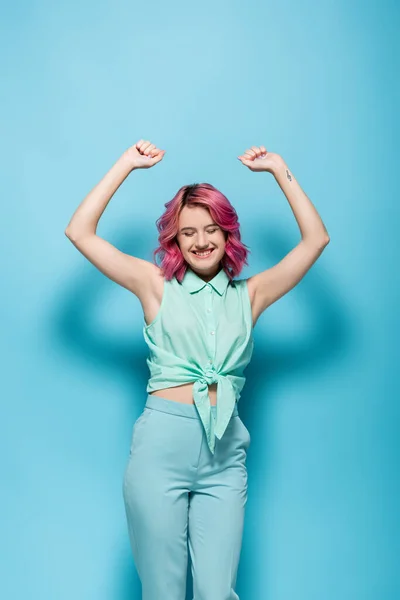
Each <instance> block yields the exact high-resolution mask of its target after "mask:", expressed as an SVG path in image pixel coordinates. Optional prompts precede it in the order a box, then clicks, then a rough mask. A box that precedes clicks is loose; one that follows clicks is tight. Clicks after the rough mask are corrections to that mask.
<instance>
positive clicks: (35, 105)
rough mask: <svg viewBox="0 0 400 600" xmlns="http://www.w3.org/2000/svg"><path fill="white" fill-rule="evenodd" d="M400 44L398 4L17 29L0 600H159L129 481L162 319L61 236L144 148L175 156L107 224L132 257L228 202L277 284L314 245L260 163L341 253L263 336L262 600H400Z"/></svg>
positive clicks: (6, 92) (137, 178)
mask: <svg viewBox="0 0 400 600" xmlns="http://www.w3.org/2000/svg"><path fill="white" fill-rule="evenodd" d="M398 27H399V8H398V5H396V4H395V3H394V2H383V3H382V2H378V1H377V0H375V1H374V2H369V3H365V2H360V1H355V2H353V3H351V4H350V5H349V3H346V2H344V1H343V0H342V1H338V2H335V3H333V2H326V1H323V2H310V1H309V0H308V1H306V2H302V3H298V2H290V1H284V2H260V1H259V0H258V1H255V2H251V3H243V2H238V1H237V0H234V1H230V2H227V1H226V2H211V1H209V0H203V2H201V3H198V4H197V5H193V4H190V3H188V2H178V1H176V0H174V1H173V2H168V3H164V2H160V1H156V2H150V3H146V2H141V3H139V2H126V1H124V0H120V1H118V0H117V1H116V2H113V3H111V2H104V1H103V2H96V3H95V2H86V3H85V2H74V1H73V0H72V2H69V3H64V4H57V3H54V2H48V1H47V2H46V1H43V2H35V3H32V2H26V1H25V2H23V1H22V2H20V3H18V4H14V5H13V4H11V3H9V4H8V6H7V7H6V8H5V9H4V12H3V19H2V22H1V25H0V28H1V29H0V32H1V36H0V37H1V50H2V55H3V58H5V60H3V77H2V84H3V93H2V98H3V110H2V117H3V124H2V135H1V165H2V171H3V172H2V194H1V196H2V213H1V231H2V235H1V240H2V246H3V247H2V252H1V262H2V283H3V287H2V289H3V291H2V311H1V316H2V336H1V349H2V367H3V370H2V385H1V388H2V394H1V396H2V403H1V436H0V440H1V441H0V444H1V459H2V460H1V463H2V464H1V469H2V492H1V498H0V503H1V506H0V508H1V513H0V514H1V515H2V523H1V529H2V531H3V533H2V534H1V541H2V543H1V560H0V563H1V567H0V569H1V573H0V582H1V583H0V594H1V596H2V597H4V598H7V599H9V600H14V599H18V600H20V599H21V600H22V599H26V598H30V599H32V600H67V599H68V600H70V598H74V600H109V599H110V598H112V599H113V600H133V599H135V598H136V599H138V598H140V586H139V581H138V578H137V574H136V570H135V567H134V564H133V559H132V557H131V551H130V547H129V542H128V533H127V528H126V522H125V513H124V506H123V500H122V477H123V472H124V468H125V464H126V460H127V456H128V446H129V441H130V435H131V428H132V424H133V422H134V421H135V419H136V418H137V417H138V415H139V414H140V412H141V410H142V407H143V404H144V401H145V397H146V393H145V386H146V381H147V366H146V364H145V358H146V355H147V348H146V346H145V343H144V340H143V338H142V331H141V327H142V310H141V306H140V303H139V301H138V299H137V298H136V297H135V296H133V295H132V294H130V293H129V292H128V291H127V290H125V289H122V288H119V287H118V286H117V285H116V284H114V283H113V282H111V281H109V280H107V279H106V278H105V277H104V276H103V275H102V274H101V273H100V272H98V271H96V269H95V268H94V267H93V266H92V265H91V264H90V263H88V262H87V261H86V260H85V259H84V258H83V256H81V255H80V254H79V253H78V251H77V250H76V249H75V248H74V247H73V245H72V244H71V243H70V242H69V240H68V239H67V238H66V237H65V236H64V229H65V227H66V225H67V223H68V221H69V219H70V217H71V215H72V213H73V211H74V210H75V208H76V207H77V205H78V204H79V203H80V201H81V200H82V199H83V197H84V196H85V195H86V194H87V193H88V192H89V191H90V189H92V187H93V186H94V185H95V184H96V183H97V182H98V181H99V180H100V179H101V177H102V176H103V175H104V174H105V173H106V171H107V170H108V169H109V168H110V167H111V166H112V164H113V163H114V162H115V161H116V160H117V158H118V157H119V156H120V155H121V154H122V152H123V151H124V150H125V149H126V148H127V147H129V146H130V145H132V144H134V143H135V142H136V141H138V140H139V139H140V138H144V139H149V140H151V141H154V143H156V144H157V145H158V146H159V147H161V148H163V149H164V148H165V149H166V150H167V153H166V155H165V158H164V160H163V161H162V163H161V164H159V165H157V166H156V167H154V169H152V170H145V171H136V172H134V173H132V174H131V175H130V177H129V178H128V180H127V181H126V182H125V183H124V184H123V186H122V187H121V188H120V189H119V190H118V191H117V193H116V195H115V196H114V198H113V200H112V201H111V204H110V206H109V207H108V209H107V210H106V213H105V214H104V216H103V218H102V220H101V221H100V224H99V229H98V232H99V234H100V235H102V236H103V237H105V238H106V239H107V240H109V241H110V242H111V243H113V244H114V245H116V246H117V247H118V248H120V249H121V250H124V251H126V252H130V253H132V254H134V255H136V256H140V257H142V258H145V259H147V260H151V252H152V250H153V249H154V248H155V247H156V244H157V232H156V226H155V221H156V219H157V218H158V216H159V215H160V214H161V213H162V211H163V210H164V203H165V202H167V201H168V200H169V199H171V198H172V196H173V195H174V194H175V193H176V191H177V190H178V189H179V187H181V186H182V185H184V184H186V183H193V182H201V181H207V182H210V183H212V184H213V185H215V186H216V187H218V188H219V189H221V191H223V192H224V193H225V194H226V195H227V197H228V198H229V199H230V200H231V202H232V203H233V204H234V206H235V207H236V209H237V212H238V214H239V218H240V222H241V226H242V236H243V240H244V241H245V243H246V244H247V245H249V246H250V249H251V255H250V263H249V267H248V268H247V269H246V270H245V271H244V272H243V276H249V275H252V274H254V273H256V272H258V271H260V270H264V269H266V268H268V267H269V266H272V265H273V264H274V263H275V262H277V261H278V260H280V259H281V258H282V257H283V256H284V255H285V254H286V253H287V252H288V251H289V250H290V249H291V248H292V247H293V246H294V245H296V244H297V243H298V241H299V231H298V227H297V225H296V222H295V220H294V217H293V215H292V212H291V210H290V207H289V205H288V203H287V201H286V199H285V197H284V196H283V194H282V192H281V190H280V189H279V187H278V185H277V183H276V182H275V180H274V179H273V177H272V176H271V175H270V174H259V173H252V172H251V171H249V170H248V169H247V168H246V167H244V166H243V165H241V164H240V162H239V161H238V160H237V159H236V156H238V155H239V154H240V153H242V152H243V151H244V150H245V149H246V148H248V147H249V146H251V145H261V144H263V145H265V146H266V148H267V149H268V150H270V151H274V152H277V153H278V154H281V155H282V156H283V157H284V158H285V160H286V162H287V163H288V165H289V167H290V169H291V170H292V172H293V174H294V175H295V177H296V178H297V180H298V181H299V183H300V185H301V186H302V187H303V189H304V191H305V192H306V193H307V194H308V195H309V197H310V198H311V200H312V201H313V203H314V204H315V206H316V208H317V210H318V211H319V212H320V214H321V217H322V219H323V221H324V223H325V225H326V227H327V229H328V232H329V234H330V237H331V242H330V244H329V246H328V247H327V248H326V250H325V252H324V253H323V255H322V256H321V258H320V259H319V260H318V262H317V263H316V264H315V266H314V267H313V268H312V269H311V271H310V272H309V273H308V274H307V275H306V277H305V278H304V279H303V280H302V282H301V283H300V284H299V285H298V286H297V287H296V288H295V289H294V290H292V291H291V292H290V293H289V294H288V295H287V296H285V297H284V298H282V299H281V300H280V301H279V302H277V303H276V304H274V305H272V306H271V307H270V308H269V309H268V310H267V311H266V312H265V313H264V314H263V315H262V316H261V317H260V319H259V321H258V323H257V326H256V329H255V351H254V357H253V362H252V363H251V365H250V366H249V367H248V369H247V383H246V386H245V389H244V391H243V394H242V397H241V399H240V409H241V416H242V418H243V421H244V422H245V423H246V426H247V427H248V429H249V430H250V432H251V436H252V442H251V445H250V448H249V453H248V470H249V501H248V505H247V513H246V524H245V536H244V541H243V549H242V560H241V564H240V570H239V577H238V588H237V589H238V593H239V595H240V598H241V600H254V599H255V598H262V599H263V600H287V599H288V598H296V600H321V598H323V599H324V600H338V599H339V598H340V600H376V599H377V598H379V600H394V599H395V598H398V597H399V593H400V579H399V576H398V574H397V573H396V572H395V568H396V566H398V565H397V560H396V558H397V556H398V553H399V550H400V548H399V541H398V540H399V533H400V531H399V529H400V528H399V520H398V499H397V498H398V493H399V483H400V481H399V471H398V464H399V445H398V441H397V438H398V422H399V394H398V384H397V370H395V366H397V364H396V363H397V362H398V361H396V358H397V357H396V353H397V350H398V336H397V333H398V331H399V329H398V326H399V318H398V302H399V294H398V289H399V288H398V283H399V278H398V257H397V255H396V249H397V246H396V242H397V240H396V236H398V217H399V208H398V207H399V200H398V182H397V174H398V160H399V155H398V152H397V146H398V138H399V120H398V118H397V110H396V109H398V103H399V84H398V77H397V74H396V73H398V69H399V64H398V62H399V61H398V56H399V43H398V41H397V40H398V38H397V39H396V33H397V32H398ZM396 555H397V556H396ZM189 597H190V598H191V596H190V593H188V598H189ZM176 600H179V599H176Z"/></svg>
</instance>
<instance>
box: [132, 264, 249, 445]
mask: <svg viewBox="0 0 400 600" xmlns="http://www.w3.org/2000/svg"><path fill="white" fill-rule="evenodd" d="M143 336H144V339H145V341H146V344H147V345H148V347H149V356H148V358H147V360H146V362H147V365H148V367H149V370H150V377H149V381H148V384H147V388H146V391H147V392H153V391H155V390H159V389H162V388H168V387H176V386H178V385H183V384H185V383H191V382H194V386H193V400H194V403H195V405H196V407H197V411H198V413H199V416H200V419H201V421H202V423H203V426H204V430H205V433H206V437H207V443H208V446H209V448H210V450H211V452H212V454H214V449H215V437H217V438H218V439H221V438H222V436H223V434H224V432H225V430H226V428H227V426H228V423H229V420H230V418H231V416H232V413H233V410H234V408H235V403H236V402H237V401H238V400H239V398H240V393H241V391H242V389H243V386H244V384H245V381H246V378H245V376H244V375H243V371H244V369H245V368H246V366H247V365H248V363H249V362H250V359H251V356H252V353H253V346H254V340H253V322H252V314H251V303H250V298H249V293H248V288H247V283H246V279H241V280H232V281H230V280H229V277H228V275H227V274H226V273H225V271H224V269H221V270H220V271H219V272H218V273H217V275H215V277H214V278H213V279H212V280H211V281H209V282H208V283H206V282H205V281H203V279H201V277H198V275H196V273H195V272H194V271H192V270H191V269H190V268H188V269H187V270H186V273H185V276H184V278H183V280H182V283H179V281H178V280H177V279H176V277H173V278H172V280H171V281H167V280H166V279H165V278H164V292H163V297H162V301H161V305H160V309H159V311H158V313H157V315H156V317H155V319H154V320H153V321H152V322H151V323H150V324H149V325H147V324H146V322H145V324H144V327H143ZM212 383H216V384H217V409H216V417H214V413H213V411H211V405H210V398H209V394H208V384H212Z"/></svg>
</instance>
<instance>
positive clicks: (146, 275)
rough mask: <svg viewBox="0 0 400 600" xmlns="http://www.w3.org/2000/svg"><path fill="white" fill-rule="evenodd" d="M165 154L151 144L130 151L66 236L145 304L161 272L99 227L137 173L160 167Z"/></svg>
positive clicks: (94, 191) (78, 211)
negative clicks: (100, 232) (120, 246)
mask: <svg viewBox="0 0 400 600" xmlns="http://www.w3.org/2000/svg"><path fill="white" fill-rule="evenodd" d="M164 154H165V150H159V149H158V148H156V146H155V145H154V144H151V143H150V142H149V141H144V140H139V141H138V142H137V143H136V144H135V145H134V146H132V147H131V148H128V149H127V150H126V151H125V152H124V153H123V154H122V156H121V157H120V158H119V159H118V160H117V162H116V163H115V164H114V165H113V166H112V167H111V169H110V170H109V171H108V173H106V175H105V176H104V177H103V178H102V179H101V181H100V182H99V183H98V184H97V185H96V186H95V187H94V188H93V189H92V190H91V192H89V194H88V195H87V196H86V197H85V199H84V200H83V201H82V203H81V204H80V205H79V206H78V208H77V209H76V211H75V213H74V214H73V216H72V218H71V220H70V222H69V224H68V226H67V228H66V230H65V235H66V236H67V237H68V238H69V239H70V240H71V242H72V243H73V244H74V246H75V247H76V248H77V249H78V250H79V252H81V253H82V254H83V255H84V256H85V257H86V258H87V259H88V260H89V261H90V262H91V263H92V264H93V265H94V266H95V267H97V269H99V270H100V271H101V272H102V273H103V274H104V275H106V276H107V277H109V278H110V279H112V280H113V281H115V282H116V283H118V284H119V285H121V286H123V287H125V288H127V289H128V290H130V291H131V292H133V293H134V294H135V295H136V296H138V297H139V299H140V300H141V301H142V304H143V300H144V296H146V295H147V294H148V292H149V289H150V287H151V286H152V284H153V282H154V281H155V278H156V277H157V276H158V272H159V268H158V267H157V266H156V265H155V264H153V263H151V262H149V261H146V260H143V259H141V258H137V257H135V256H130V255H128V254H125V253H124V252H121V251H120V250H118V249H117V248H115V247H114V246H113V245H112V244H110V243H109V242H107V241H106V240H104V239H102V238H101V237H99V236H98V235H97V233H96V230H97V225H98V222H99V220H100V217H101V216H102V214H103V212H104V210H105V209H106V207H107V205H108V203H109V202H110V200H111V198H112V197H113V196H114V194H115V192H116V191H117V189H118V188H119V186H120V185H121V184H122V183H123V181H124V180H125V179H126V178H127V177H128V175H129V174H130V173H131V172H132V171H134V170H135V169H143V168H150V167H152V166H154V165H155V164H157V163H159V162H160V161H161V160H162V159H163V157H164Z"/></svg>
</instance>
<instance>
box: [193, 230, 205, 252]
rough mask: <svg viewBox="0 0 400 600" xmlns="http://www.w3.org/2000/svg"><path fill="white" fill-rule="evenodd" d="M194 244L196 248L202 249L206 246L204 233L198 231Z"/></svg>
mask: <svg viewBox="0 0 400 600" xmlns="http://www.w3.org/2000/svg"><path fill="white" fill-rule="evenodd" d="M195 246H196V248H197V249H198V250H202V249H205V248H207V247H208V240H207V236H206V234H205V233H199V235H198V237H197V240H196V244H195Z"/></svg>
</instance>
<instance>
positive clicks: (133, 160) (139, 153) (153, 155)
mask: <svg viewBox="0 0 400 600" xmlns="http://www.w3.org/2000/svg"><path fill="white" fill-rule="evenodd" d="M165 152H166V151H165V150H160V149H159V148H156V146H155V145H154V144H152V143H151V142H149V141H148V140H139V141H138V142H136V144H135V145H134V146H131V147H130V148H128V150H125V152H124V157H125V158H126V159H127V160H128V162H129V164H130V165H131V167H132V169H150V167H154V165H156V164H157V163H159V162H160V161H161V160H162V159H163V158H164V154H165Z"/></svg>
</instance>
